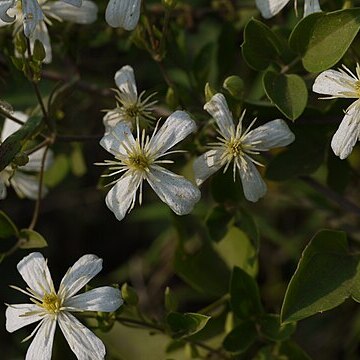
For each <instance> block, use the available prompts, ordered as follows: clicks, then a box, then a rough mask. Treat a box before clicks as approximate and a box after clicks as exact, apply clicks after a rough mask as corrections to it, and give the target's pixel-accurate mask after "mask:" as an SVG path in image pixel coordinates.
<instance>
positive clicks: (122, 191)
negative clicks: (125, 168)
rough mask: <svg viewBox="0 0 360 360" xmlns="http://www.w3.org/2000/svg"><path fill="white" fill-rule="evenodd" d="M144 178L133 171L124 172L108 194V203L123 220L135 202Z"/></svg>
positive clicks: (117, 216) (118, 217)
mask: <svg viewBox="0 0 360 360" xmlns="http://www.w3.org/2000/svg"><path fill="white" fill-rule="evenodd" d="M141 181H142V179H141V177H140V176H136V174H133V173H131V172H127V173H126V174H124V175H123V176H122V177H121V178H120V179H119V181H117V183H116V184H115V185H114V186H113V187H112V188H111V189H110V191H109V192H108V193H107V195H106V199H105V202H106V205H107V207H108V208H109V209H110V210H111V211H112V212H113V213H114V215H115V216H116V218H117V219H118V220H119V221H121V220H122V219H123V218H124V217H125V215H126V213H127V212H128V210H129V208H130V210H131V206H132V205H133V204H134V203H135V196H136V190H137V189H138V187H139V186H140V183H141Z"/></svg>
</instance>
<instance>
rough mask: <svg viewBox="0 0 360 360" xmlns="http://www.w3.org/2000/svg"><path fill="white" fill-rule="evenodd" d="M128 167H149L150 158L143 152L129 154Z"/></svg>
mask: <svg viewBox="0 0 360 360" xmlns="http://www.w3.org/2000/svg"><path fill="white" fill-rule="evenodd" d="M128 162H129V167H132V168H134V169H136V170H140V171H145V170H147V169H149V166H150V164H151V162H152V161H151V160H150V159H149V158H148V157H147V156H146V155H145V154H144V153H143V152H140V153H136V154H131V155H130V156H129V160H128Z"/></svg>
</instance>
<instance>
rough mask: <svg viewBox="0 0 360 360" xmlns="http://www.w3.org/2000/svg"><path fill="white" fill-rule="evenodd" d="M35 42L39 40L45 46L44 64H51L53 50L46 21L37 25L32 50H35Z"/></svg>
mask: <svg viewBox="0 0 360 360" xmlns="http://www.w3.org/2000/svg"><path fill="white" fill-rule="evenodd" d="M64 5H65V4H64ZM35 40H39V41H40V42H41V43H42V44H43V46H44V50H45V59H44V63H45V64H49V63H51V61H52V49H51V43H50V37H49V32H48V29H47V26H46V23H45V21H40V22H39V23H38V24H37V25H36V27H35V30H34V32H33V33H32V34H31V36H30V45H31V49H32V50H34V46H35Z"/></svg>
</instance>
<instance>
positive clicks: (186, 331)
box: [166, 312, 210, 339]
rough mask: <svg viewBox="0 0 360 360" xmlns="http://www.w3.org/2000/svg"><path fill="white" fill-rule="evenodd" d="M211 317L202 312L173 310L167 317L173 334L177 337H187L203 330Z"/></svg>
mask: <svg viewBox="0 0 360 360" xmlns="http://www.w3.org/2000/svg"><path fill="white" fill-rule="evenodd" d="M209 319H210V317H209V316H206V315H201V314H194V313H185V314H181V313H178V312H171V313H169V314H168V315H167V317H166V323H167V325H168V326H169V329H170V331H171V334H172V336H173V337H174V338H175V339H182V338H186V337H188V336H190V335H194V334H196V333H197V332H199V331H200V330H202V329H203V328H204V327H205V326H206V324H207V322H208V321H209Z"/></svg>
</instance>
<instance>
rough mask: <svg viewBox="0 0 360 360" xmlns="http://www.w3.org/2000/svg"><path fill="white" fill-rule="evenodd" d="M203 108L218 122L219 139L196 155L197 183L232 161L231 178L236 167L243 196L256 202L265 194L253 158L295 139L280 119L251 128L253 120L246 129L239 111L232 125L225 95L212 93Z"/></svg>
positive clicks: (264, 187) (264, 188)
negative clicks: (235, 121) (238, 116)
mask: <svg viewBox="0 0 360 360" xmlns="http://www.w3.org/2000/svg"><path fill="white" fill-rule="evenodd" d="M204 109H205V110H206V111H207V112H208V113H209V114H210V115H211V116H212V117H213V118H214V119H215V121H216V124H217V126H218V132H219V135H220V136H219V137H218V138H217V139H218V140H219V142H216V143H212V144H210V145H211V150H209V151H208V152H206V153H205V154H203V155H202V156H200V157H198V158H197V159H196V160H195V162H194V173H195V180H196V184H197V185H201V184H202V183H203V182H204V181H205V180H206V179H207V178H208V177H209V176H210V175H212V174H213V173H215V172H216V171H218V170H219V169H220V168H222V167H223V166H224V172H225V171H226V170H227V169H228V168H229V166H230V165H231V163H232V168H233V173H234V181H235V177H236V170H238V172H239V175H240V178H241V182H242V186H243V190H244V195H245V198H246V199H247V200H249V201H252V202H256V201H258V200H259V198H261V197H262V196H264V195H265V193H266V184H265V182H264V181H263V179H262V178H261V176H260V174H259V172H258V170H257V169H256V166H255V164H256V165H261V164H260V163H259V162H258V161H256V160H255V159H254V158H253V155H257V154H259V153H260V152H262V151H267V150H269V149H272V148H275V147H279V146H286V145H288V144H290V143H292V142H293V141H294V139H295V136H294V134H293V133H292V132H291V131H290V129H289V128H288V126H287V125H286V123H285V121H284V120H280V119H276V120H273V121H270V122H269V123H267V124H265V125H262V126H259V127H258V128H256V129H254V130H251V127H252V125H253V124H254V122H255V120H256V119H255V120H253V122H252V123H251V124H250V126H249V127H248V128H247V129H244V128H243V124H242V123H243V119H244V115H245V112H243V114H242V116H241V118H240V120H239V123H238V124H237V126H236V127H235V125H234V120H233V117H232V115H231V113H230V110H229V108H228V105H227V103H226V100H225V97H224V95H222V94H215V95H214V96H213V97H212V98H211V100H210V101H209V102H208V103H206V104H205V106H204Z"/></svg>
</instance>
